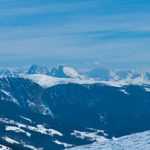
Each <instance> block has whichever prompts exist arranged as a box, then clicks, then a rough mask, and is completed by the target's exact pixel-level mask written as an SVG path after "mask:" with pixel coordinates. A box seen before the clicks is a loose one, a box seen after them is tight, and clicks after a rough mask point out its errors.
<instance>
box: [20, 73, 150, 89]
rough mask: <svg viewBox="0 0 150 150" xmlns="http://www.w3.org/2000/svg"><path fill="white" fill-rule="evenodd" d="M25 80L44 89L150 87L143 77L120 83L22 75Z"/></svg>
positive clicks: (149, 83) (90, 79)
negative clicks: (52, 87) (64, 87)
mask: <svg viewBox="0 0 150 150" xmlns="http://www.w3.org/2000/svg"><path fill="white" fill-rule="evenodd" d="M21 77H23V78H27V79H30V80H32V81H33V82H35V83H37V84H39V85H40V86H42V87H45V88H47V87H51V86H55V85H58V84H69V83H75V84H105V85H108V86H114V87H122V86H125V85H145V84H146V85H150V81H149V80H145V78H144V77H143V78H142V77H138V78H135V79H130V78H129V79H125V80H119V81H100V80H96V79H92V78H58V77H53V76H48V75H41V74H32V75H21Z"/></svg>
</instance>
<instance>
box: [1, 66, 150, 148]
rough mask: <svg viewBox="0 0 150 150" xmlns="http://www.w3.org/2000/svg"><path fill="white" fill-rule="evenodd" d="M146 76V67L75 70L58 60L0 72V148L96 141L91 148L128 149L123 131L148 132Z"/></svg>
mask: <svg viewBox="0 0 150 150" xmlns="http://www.w3.org/2000/svg"><path fill="white" fill-rule="evenodd" d="M96 72H98V73H96ZM103 72H104V74H103ZM93 74H95V76H94V75H93ZM102 74H103V75H102ZM105 75H106V78H105ZM108 75H109V76H108ZM149 79H150V78H149V73H144V74H143V73H135V72H134V71H115V72H113V71H110V70H109V69H104V68H99V69H94V71H89V72H88V73H87V72H86V73H85V74H80V73H79V72H77V71H76V70H75V69H73V68H70V67H66V66H62V65H61V66H59V67H56V68H53V69H51V70H49V69H47V68H46V67H42V66H38V65H33V66H31V67H30V68H29V69H27V70H26V71H23V72H22V71H15V73H14V72H13V74H8V75H7V74H1V78H0V135H1V136H0V148H1V149H12V150H49V149H52V150H61V149H67V148H71V147H76V149H78V148H80V149H81V147H78V146H80V145H87V144H91V143H93V142H96V144H94V145H96V146H97V147H96V148H95V149H100V148H101V147H102V146H105V147H108V145H109V146H110V145H111V148H112V150H122V149H123V150H128V147H123V148H122V143H124V141H125V142H127V140H126V139H129V140H128V141H130V139H132V138H131V137H132V136H131V137H130V136H128V135H130V134H133V137H135V142H136V140H140V139H139V138H138V139H137V138H136V137H139V136H137V135H139V134H140V133H139V132H141V134H140V137H141V135H143V136H144V138H145V139H148V138H149V137H150V135H149V130H150V109H149V108H150V82H149ZM145 131H147V132H145ZM137 133H139V134H137ZM145 133H146V134H145ZM134 135H135V136H134ZM124 137H125V140H122V139H124ZM39 139H40V140H39ZM114 139H115V140H114ZM119 141H121V142H122V143H121V142H120V145H119V144H117V143H118V142H119ZM148 141H149V140H148ZM148 141H147V143H148ZM115 142H116V144H117V148H118V147H120V149H119V148H118V149H117V148H116V147H115V146H114V145H115ZM133 142H134V138H133ZM142 142H143V140H141V141H138V144H137V147H138V149H141V148H142V146H143V145H142ZM140 143H141V144H140ZM92 146H93V145H88V147H89V149H90V147H92ZM85 147H86V146H85ZM85 147H84V146H83V147H82V148H83V149H85ZM111 148H110V149H111ZM101 149H102V148H101ZM102 150H103V149H102ZM104 150H105V149H104ZM134 150H136V146H135V149H134Z"/></svg>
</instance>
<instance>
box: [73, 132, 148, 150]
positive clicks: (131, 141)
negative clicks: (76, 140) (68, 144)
mask: <svg viewBox="0 0 150 150" xmlns="http://www.w3.org/2000/svg"><path fill="white" fill-rule="evenodd" d="M142 149H144V150H150V131H146V132H142V133H137V134H132V135H128V136H124V137H121V138H113V139H112V140H109V141H105V142H96V143H93V144H89V145H85V146H79V147H75V148H71V149H70V150H142Z"/></svg>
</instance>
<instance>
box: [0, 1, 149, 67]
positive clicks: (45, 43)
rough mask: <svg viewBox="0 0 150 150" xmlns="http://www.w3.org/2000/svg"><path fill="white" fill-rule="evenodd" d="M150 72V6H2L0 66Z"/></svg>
mask: <svg viewBox="0 0 150 150" xmlns="http://www.w3.org/2000/svg"><path fill="white" fill-rule="evenodd" d="M35 63H37V64H42V65H43V64H44V65H47V66H52V65H56V64H60V63H61V64H67V65H74V66H78V67H79V66H80V67H81V66H86V67H91V66H98V65H101V64H103V65H106V66H108V67H111V68H133V69H141V70H144V69H150V1H149V0H86V1H85V0H0V66H25V65H30V64H35Z"/></svg>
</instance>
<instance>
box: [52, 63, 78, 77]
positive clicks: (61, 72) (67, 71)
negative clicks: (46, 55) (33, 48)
mask: <svg viewBox="0 0 150 150" xmlns="http://www.w3.org/2000/svg"><path fill="white" fill-rule="evenodd" d="M49 75H51V76H54V77H59V78H80V77H81V76H80V74H79V73H78V72H77V71H76V70H75V69H74V68H71V67H66V66H64V65H60V66H59V67H57V68H53V69H52V70H51V72H50V74H49Z"/></svg>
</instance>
